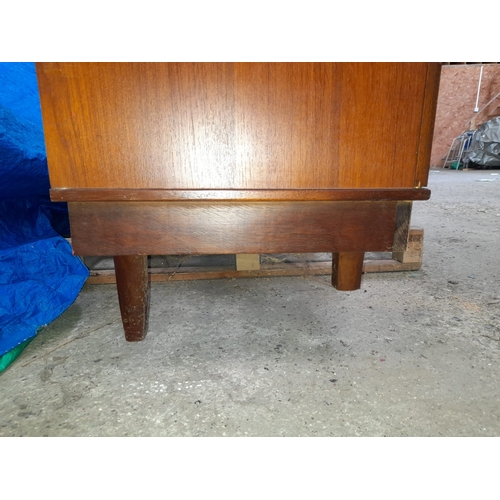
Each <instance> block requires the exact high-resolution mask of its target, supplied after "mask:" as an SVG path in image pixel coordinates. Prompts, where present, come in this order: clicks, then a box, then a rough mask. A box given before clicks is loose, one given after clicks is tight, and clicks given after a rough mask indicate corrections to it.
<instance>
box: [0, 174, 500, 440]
mask: <svg viewBox="0 0 500 500" xmlns="http://www.w3.org/2000/svg"><path fill="white" fill-rule="evenodd" d="M498 172H500V171H498V170H491V171H449V170H444V171H443V170H441V171H433V172H431V174H430V183H429V185H430V188H431V189H432V197H431V200H430V201H428V202H416V203H415V204H414V209H413V218H412V226H419V227H423V228H424V230H425V237H424V264H423V267H422V270H421V271H418V272H406V273H383V274H367V275H364V277H363V282H362V287H361V290H359V291H356V292H351V293H345V292H338V291H336V290H334V289H333V288H332V287H331V286H330V284H329V278H328V277H327V276H324V277H309V278H265V279H262V278H261V279H245V280H219V281H191V282H169V283H155V284H153V285H152V290H151V315H150V329H149V333H148V336H147V338H146V340H145V341H143V342H141V343H133V344H130V343H126V342H125V340H124V337H123V333H122V327H121V323H120V314H119V308H118V301H117V296H116V291H115V286H114V285H94V286H86V287H85V288H84V289H83V291H82V293H81V294H80V295H79V297H78V299H77V300H76V302H75V303H74V304H73V306H71V307H70V308H69V309H68V310H67V311H66V312H65V313H64V314H63V315H62V316H61V317H59V318H58V319H57V320H56V321H54V322H53V323H52V324H51V325H49V326H47V327H46V328H45V329H44V330H43V331H42V332H41V333H40V334H39V335H38V336H37V338H36V339H35V340H34V341H33V342H31V344H30V345H29V346H28V348H27V349H26V350H25V351H24V353H23V354H22V356H21V357H20V358H19V359H18V360H17V361H16V362H15V363H14V364H13V365H11V366H10V367H9V368H8V369H7V370H6V371H5V372H4V373H3V374H2V375H0V391H1V395H2V404H1V406H0V436H498V435H500V399H499V396H500V383H499V378H500V364H499V357H500V267H499V261H500V257H499V255H500V248H499V246H500V245H499V243H500V238H499V225H500V196H499V194H500V176H498V175H492V174H496V173H498ZM482 179H487V180H488V181H492V182H486V181H482Z"/></svg>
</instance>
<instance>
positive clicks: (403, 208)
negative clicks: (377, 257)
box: [392, 201, 413, 252]
mask: <svg viewBox="0 0 500 500" xmlns="http://www.w3.org/2000/svg"><path fill="white" fill-rule="evenodd" d="M412 207H413V205H412V202H411V201H402V202H399V203H398V206H397V209H396V229H395V231H394V244H393V246H392V251H393V252H404V251H405V250H406V246H407V244H408V234H409V232H410V222H411V210H412Z"/></svg>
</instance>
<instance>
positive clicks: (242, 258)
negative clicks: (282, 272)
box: [236, 253, 260, 271]
mask: <svg viewBox="0 0 500 500" xmlns="http://www.w3.org/2000/svg"><path fill="white" fill-rule="evenodd" d="M258 269H260V254H258V253H240V254H237V255H236V270H237V271H255V270H258Z"/></svg>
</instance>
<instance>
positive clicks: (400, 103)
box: [37, 63, 439, 190]
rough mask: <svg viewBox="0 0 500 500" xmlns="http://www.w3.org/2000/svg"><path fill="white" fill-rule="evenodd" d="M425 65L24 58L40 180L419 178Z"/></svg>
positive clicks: (254, 184)
mask: <svg viewBox="0 0 500 500" xmlns="http://www.w3.org/2000/svg"><path fill="white" fill-rule="evenodd" d="M437 67H439V65H437V64H435V63H38V64H37V74H38V79H39V87H40V95H41V102H42V113H43V122H44V129H45V135H46V144H47V157H48V162H49V167H50V180H51V185H52V188H54V189H60V188H88V189H95V188H108V189H182V190H189V189H195V190H196V189H214V190H217V189H239V190H245V189H247V190H252V189H290V190H291V189H338V188H341V189H343V188H346V189H353V188H359V189H375V188H413V187H415V179H419V180H420V182H421V185H422V186H424V185H425V183H424V182H422V180H423V179H424V175H423V173H424V171H423V170H422V169H425V158H426V154H424V153H425V152H426V151H427V149H426V148H428V147H429V144H428V143H429V142H430V135H429V134H430V131H431V128H432V123H431V122H432V121H433V108H432V102H433V101H432V98H431V97H430V96H431V95H434V94H433V92H434V93H435V89H436V88H437V78H438V76H436V77H433V78H431V77H430V76H429V74H430V73H432V72H434V73H436V69H435V68H437ZM430 87H432V88H430ZM421 134H423V139H422V140H420V135H421ZM417 158H420V160H419V162H420V163H418V165H417ZM417 166H418V171H417Z"/></svg>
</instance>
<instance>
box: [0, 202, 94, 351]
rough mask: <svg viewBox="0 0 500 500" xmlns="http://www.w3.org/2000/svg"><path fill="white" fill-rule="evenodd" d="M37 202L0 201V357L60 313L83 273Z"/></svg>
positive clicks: (74, 293)
mask: <svg viewBox="0 0 500 500" xmlns="http://www.w3.org/2000/svg"><path fill="white" fill-rule="evenodd" d="M40 201H41V200H39V199H33V200H28V199H23V200H15V201H7V202H0V355H3V354H5V353H6V352H8V351H10V350H11V349H13V348H14V347H16V346H18V345H19V344H21V343H22V342H24V341H25V340H27V339H29V338H31V337H33V336H35V335H36V333H37V331H38V329H39V328H40V327H41V326H44V325H47V324H49V323H50V322H51V321H53V320H54V319H56V318H57V317H58V316H59V315H60V314H61V313H63V312H64V311H65V310H66V309H67V308H68V306H69V305H71V304H72V303H73V301H74V300H75V298H76V296H77V295H78V293H79V292H80V290H81V288H82V286H83V284H84V283H85V280H86V279H87V277H88V274H89V272H88V269H87V268H86V267H85V266H84V265H83V263H82V261H81V260H80V259H79V258H78V257H75V256H73V254H72V250H71V247H70V245H69V243H68V242H67V241H66V240H65V239H64V238H62V237H61V236H59V235H58V234H57V233H56V232H55V231H54V229H52V226H51V224H50V221H49V218H48V217H47V215H46V214H45V213H44V211H45V209H44V207H43V206H42V205H40ZM14 214H15V215H14Z"/></svg>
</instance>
